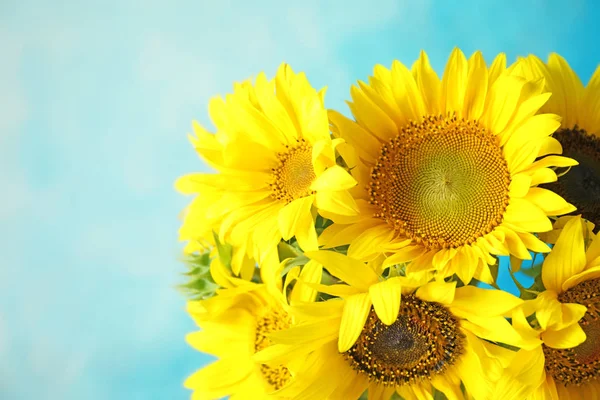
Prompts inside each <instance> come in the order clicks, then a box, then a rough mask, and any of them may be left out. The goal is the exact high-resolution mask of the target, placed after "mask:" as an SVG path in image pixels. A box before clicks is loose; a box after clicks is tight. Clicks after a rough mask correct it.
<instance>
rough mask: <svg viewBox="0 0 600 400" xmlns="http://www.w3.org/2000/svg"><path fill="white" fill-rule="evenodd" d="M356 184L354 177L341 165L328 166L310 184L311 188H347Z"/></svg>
mask: <svg viewBox="0 0 600 400" xmlns="http://www.w3.org/2000/svg"><path fill="white" fill-rule="evenodd" d="M354 186H356V179H354V178H353V177H352V176H351V175H350V174H349V173H348V172H346V170H345V169H344V168H342V167H340V166H339V165H334V166H333V167H331V168H327V169H326V170H325V171H324V172H323V173H322V174H321V175H319V176H318V177H317V178H316V179H315V180H314V181H313V183H312V185H311V186H310V189H311V190H316V191H319V190H327V191H332V190H346V189H350V188H352V187H354Z"/></svg>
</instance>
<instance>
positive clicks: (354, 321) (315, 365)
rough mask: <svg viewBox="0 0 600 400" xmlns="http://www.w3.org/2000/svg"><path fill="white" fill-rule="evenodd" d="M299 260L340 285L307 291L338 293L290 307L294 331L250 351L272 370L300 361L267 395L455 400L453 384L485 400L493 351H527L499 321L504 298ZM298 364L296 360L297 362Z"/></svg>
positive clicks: (507, 297)
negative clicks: (440, 399)
mask: <svg viewBox="0 0 600 400" xmlns="http://www.w3.org/2000/svg"><path fill="white" fill-rule="evenodd" d="M307 255H308V256H309V257H310V258H311V259H312V260H314V261H317V262H318V263H320V264H322V265H323V266H324V268H326V269H327V270H328V271H329V273H330V274H331V275H333V276H335V277H337V278H339V279H341V280H342V281H344V282H347V283H348V285H344V284H337V285H332V286H328V285H315V284H312V285H310V286H311V287H314V288H316V289H317V290H318V291H319V292H322V293H330V294H333V295H337V296H341V297H342V298H341V299H332V300H328V301H324V302H319V303H313V304H310V305H304V306H303V305H301V304H299V305H296V306H294V307H292V308H291V311H290V312H291V313H292V314H293V315H298V316H299V322H298V324H296V325H295V326H293V327H291V328H289V329H286V330H282V331H278V332H274V333H273V334H272V335H271V340H272V341H273V342H274V343H276V344H275V345H273V346H271V347H269V348H267V349H265V350H263V351H261V352H259V353H257V354H256V355H255V359H256V360H257V361H259V362H264V363H267V364H269V365H270V364H271V363H273V364H274V365H280V364H287V363H293V362H296V361H297V360H303V362H302V363H301V367H299V368H298V370H297V371H296V373H295V375H294V377H293V378H291V379H290V382H289V384H288V385H286V386H285V387H284V388H282V389H281V390H279V391H277V392H276V394H277V395H280V396H286V397H290V398H292V399H307V400H308V399H314V398H328V399H344V400H351V399H357V398H359V397H360V396H361V394H362V393H363V392H364V391H365V390H368V391H369V399H385V400H387V399H389V398H390V396H391V395H392V394H393V393H394V392H396V393H398V394H399V395H400V396H402V397H403V398H405V399H407V400H411V399H417V400H420V399H431V398H432V393H433V391H434V389H437V390H438V391H441V392H443V393H444V394H445V395H446V396H447V398H448V399H450V400H453V399H462V398H463V393H462V391H461V382H462V383H463V384H464V387H465V389H466V391H467V393H469V395H472V396H474V398H476V399H487V398H488V397H487V396H488V395H489V394H490V388H491V385H492V382H493V381H494V380H495V379H499V377H500V376H501V374H502V370H503V367H504V365H503V364H502V362H501V360H499V359H497V358H495V357H492V355H495V354H500V352H499V351H498V349H497V347H498V346H496V345H495V344H492V343H491V342H503V343H506V344H510V345H514V346H521V347H524V348H529V349H530V348H534V347H536V346H539V343H540V342H539V340H538V339H537V338H535V335H533V336H531V337H523V336H521V335H520V334H519V333H518V332H517V331H516V330H515V329H514V328H513V327H512V326H511V325H510V323H508V321H507V320H506V319H505V318H504V315H507V314H509V313H510V312H511V310H512V309H514V308H515V307H519V306H520V305H521V304H522V302H523V301H522V300H521V299H519V298H517V297H514V296H512V295H511V294H509V293H506V292H502V291H497V290H487V289H482V288H477V287H474V286H464V287H460V288H457V287H456V282H443V281H441V282H429V283H424V280H425V279H427V278H426V276H425V275H421V276H420V277H419V276H418V275H419V274H416V275H411V276H409V277H404V276H394V277H388V278H387V279H384V278H383V277H382V276H381V275H379V274H378V273H377V272H376V269H373V268H371V267H370V266H369V265H367V264H364V263H363V262H360V261H357V260H355V259H352V258H349V257H347V256H344V255H342V254H339V253H335V252H329V251H317V252H310V253H307ZM297 364H298V365H300V363H297Z"/></svg>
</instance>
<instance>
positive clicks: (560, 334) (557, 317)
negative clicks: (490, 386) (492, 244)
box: [512, 216, 600, 398]
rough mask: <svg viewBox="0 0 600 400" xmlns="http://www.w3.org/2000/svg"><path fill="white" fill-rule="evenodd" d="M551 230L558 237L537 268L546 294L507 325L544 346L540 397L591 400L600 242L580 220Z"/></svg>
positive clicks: (597, 353) (597, 368)
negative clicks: (533, 334)
mask: <svg viewBox="0 0 600 400" xmlns="http://www.w3.org/2000/svg"><path fill="white" fill-rule="evenodd" d="M555 227H556V228H557V230H558V231H559V232H560V233H559V234H558V238H557V239H556V243H555V244H554V247H553V249H552V252H550V254H549V255H548V256H546V259H545V260H544V263H543V265H542V281H543V284H544V287H545V289H546V290H545V291H543V292H542V293H540V294H539V295H538V297H537V298H536V299H534V300H530V301H527V302H525V303H524V304H523V307H522V308H518V309H516V310H515V311H514V313H513V316H512V321H513V325H514V326H515V327H517V329H518V330H520V331H521V332H526V331H528V332H529V333H532V332H537V334H538V335H539V337H540V339H541V340H542V342H543V344H542V345H541V347H540V349H539V352H540V354H542V357H541V358H540V359H539V361H538V363H539V364H540V365H541V366H543V368H544V371H545V372H544V374H545V381H544V384H543V385H541V386H540V387H539V388H538V389H537V390H538V391H539V392H540V393H545V394H546V395H548V396H550V395H549V394H548V393H557V394H556V395H554V396H555V397H557V398H562V397H567V398H590V397H589V393H592V392H594V391H597V390H600V385H599V384H598V378H600V342H599V341H598V337H599V335H600V319H599V315H600V296H599V293H600V238H599V237H598V236H596V235H594V234H593V233H592V232H591V229H590V226H589V224H588V223H587V222H586V221H584V220H582V219H581V217H580V216H575V217H563V218H561V219H559V220H558V221H557V222H556V224H555ZM534 313H535V314H534ZM525 315H530V320H529V321H527V320H526V319H525ZM532 321H533V322H532Z"/></svg>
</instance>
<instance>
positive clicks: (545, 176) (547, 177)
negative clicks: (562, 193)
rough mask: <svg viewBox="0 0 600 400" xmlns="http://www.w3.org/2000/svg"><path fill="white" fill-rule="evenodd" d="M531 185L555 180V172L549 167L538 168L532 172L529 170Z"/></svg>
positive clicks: (556, 178)
mask: <svg viewBox="0 0 600 400" xmlns="http://www.w3.org/2000/svg"><path fill="white" fill-rule="evenodd" d="M530 174H531V175H530V176H531V186H536V185H541V184H542V183H550V182H556V181H557V180H558V177H557V176H556V172H554V170H552V169H550V168H538V169H536V170H535V171H533V173H531V172H530Z"/></svg>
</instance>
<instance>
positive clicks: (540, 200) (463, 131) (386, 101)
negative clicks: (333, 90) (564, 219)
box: [321, 49, 576, 283]
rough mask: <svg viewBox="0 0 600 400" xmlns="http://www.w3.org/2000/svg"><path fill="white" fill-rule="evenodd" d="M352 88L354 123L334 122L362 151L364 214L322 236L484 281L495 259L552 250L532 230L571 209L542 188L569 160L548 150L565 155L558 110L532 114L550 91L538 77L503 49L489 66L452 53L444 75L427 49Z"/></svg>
mask: <svg viewBox="0 0 600 400" xmlns="http://www.w3.org/2000/svg"><path fill="white" fill-rule="evenodd" d="M351 94H352V103H350V108H351V110H352V114H353V116H354V119H355V120H354V121H352V120H349V119H348V118H346V117H344V116H342V115H341V114H339V113H337V112H335V111H330V119H331V122H332V126H333V130H334V134H335V135H337V136H339V137H341V138H343V139H344V140H346V142H347V143H349V144H350V145H351V146H352V147H353V148H354V154H355V155H356V156H357V157H356V159H355V160H354V159H353V160H352V162H351V163H352V164H356V167H355V168H354V169H353V170H352V173H353V176H354V177H355V178H356V179H357V181H358V182H359V186H358V187H357V188H356V189H354V190H353V192H352V193H353V195H354V196H355V197H356V198H357V204H358V205H359V209H360V216H359V217H358V218H356V219H355V220H354V221H347V222H348V223H354V224H357V226H356V227H355V228H354V229H350V228H345V227H340V226H335V225H333V226H332V227H330V228H328V229H329V232H327V231H326V232H325V233H324V237H323V239H321V243H322V244H324V245H325V246H327V245H329V243H328V240H329V238H334V239H335V240H334V242H335V244H336V245H337V244H338V243H340V242H341V240H342V239H343V238H345V239H346V241H347V242H349V243H350V248H349V250H348V254H349V255H351V256H352V257H356V258H359V259H364V260H368V259H372V258H373V257H375V256H376V255H377V254H381V253H387V254H391V256H390V258H389V260H388V262H387V264H388V265H393V264H395V263H404V262H409V261H410V262H411V263H410V264H409V266H408V269H409V271H419V270H422V269H427V268H431V269H434V270H436V271H437V273H438V274H440V275H441V276H450V275H453V274H458V276H459V277H460V279H461V280H462V281H463V282H465V283H468V282H469V281H470V280H471V279H472V278H473V277H476V278H477V279H479V280H482V281H486V282H488V283H489V282H491V280H492V277H491V275H490V271H489V269H488V267H487V266H488V265H489V264H494V263H495V262H496V260H495V258H494V257H493V256H495V255H513V256H516V257H519V258H522V259H529V258H530V255H529V252H528V250H535V251H542V252H547V251H549V248H548V247H547V246H546V245H545V244H544V243H543V242H541V241H540V240H539V239H537V238H536V237H535V235H534V233H537V232H545V231H549V230H551V229H552V225H551V223H550V220H549V218H548V216H553V215H560V214H563V213H567V212H571V211H573V210H574V207H573V206H571V205H570V204H568V203H567V202H566V201H565V200H564V199H562V198H561V197H560V196H558V195H556V194H555V193H553V192H551V191H549V190H546V189H541V188H539V187H537V185H538V184H540V183H544V182H547V181H548V180H552V179H554V178H555V175H554V176H553V172H552V170H551V169H550V167H553V166H571V165H574V164H576V162H575V161H573V160H571V159H568V158H565V157H561V156H557V155H551V154H560V151H561V150H560V146H559V145H557V144H558V142H557V141H556V139H554V138H552V137H550V135H551V134H552V133H553V132H554V131H555V130H556V129H557V128H558V127H559V126H560V118H559V117H558V116H556V115H553V114H540V115H536V113H537V112H538V110H539V109H540V107H541V106H542V105H543V104H544V103H545V102H546V101H547V100H548V98H549V97H550V94H549V93H547V92H546V91H545V90H544V87H543V82H542V80H537V81H530V80H527V79H525V78H523V77H520V76H517V75H516V73H513V71H512V70H510V71H509V70H507V69H506V67H505V58H504V57H503V56H499V57H497V58H496V60H495V61H494V63H493V64H492V66H491V67H489V68H488V67H487V66H486V64H485V62H484V60H483V57H482V56H481V53H479V52H476V53H475V54H473V55H472V56H471V57H470V58H469V59H468V60H467V58H466V57H465V56H464V54H463V53H462V52H461V51H460V50H458V49H456V50H455V51H453V53H452V54H451V56H450V59H449V60H448V64H447V66H446V69H445V71H444V75H443V77H442V78H441V79H439V78H438V76H437V75H436V73H435V72H434V71H433V69H432V68H431V66H430V64H429V60H428V58H427V55H426V54H425V53H422V54H421V57H420V59H419V60H418V61H417V62H416V63H415V64H414V65H413V67H412V71H410V70H409V69H408V68H406V67H405V66H404V65H402V64H401V63H400V62H398V61H395V62H394V63H393V64H392V68H391V69H386V68H384V67H382V66H376V67H375V70H374V75H373V76H372V77H370V78H369V83H364V82H359V84H358V86H355V87H353V88H352V91H351ZM547 155H550V156H548V157H546V156H547ZM357 231H359V232H361V234H360V235H358V236H356V235H351V233H354V232H357Z"/></svg>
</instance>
